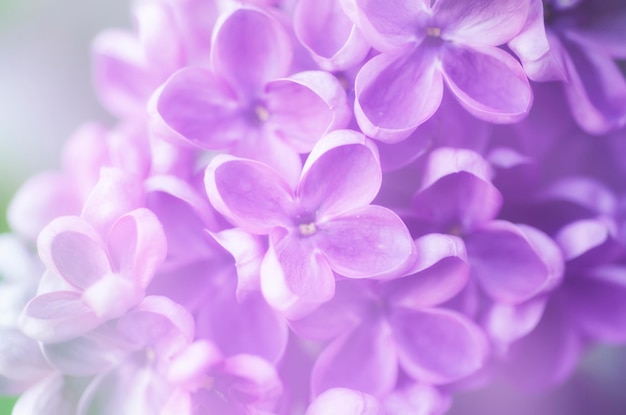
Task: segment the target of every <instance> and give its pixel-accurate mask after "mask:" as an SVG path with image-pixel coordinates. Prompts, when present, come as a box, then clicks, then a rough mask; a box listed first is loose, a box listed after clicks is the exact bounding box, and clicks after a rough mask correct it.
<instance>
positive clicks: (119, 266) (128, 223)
mask: <svg viewBox="0 0 626 415" xmlns="http://www.w3.org/2000/svg"><path fill="white" fill-rule="evenodd" d="M108 247H109V250H108V251H109V255H110V256H111V263H112V266H113V268H114V270H115V271H116V272H119V273H121V274H122V275H123V276H124V277H125V278H128V279H129V280H130V281H132V282H133V283H135V284H137V285H138V286H139V287H141V288H144V289H145V288H146V287H147V286H148V284H149V283H150V280H151V279H152V277H153V276H154V273H155V272H156V270H157V267H158V266H159V265H161V263H162V262H163V260H164V259H165V255H166V254H167V240H166V239H165V233H164V232H163V226H162V225H161V223H160V222H159V220H158V219H157V217H156V216H155V215H154V213H152V212H151V211H150V210H148V209H145V208H141V209H136V210H133V211H132V212H129V213H127V214H126V215H124V216H122V217H121V218H119V219H118V220H117V221H116V222H115V223H114V224H113V226H112V227H111V232H110V234H109V240H108Z"/></svg>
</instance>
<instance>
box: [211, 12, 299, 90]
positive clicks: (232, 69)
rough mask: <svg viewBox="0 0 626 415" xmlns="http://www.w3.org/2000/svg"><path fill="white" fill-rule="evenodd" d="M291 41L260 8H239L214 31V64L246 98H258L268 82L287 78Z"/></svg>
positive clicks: (280, 27)
mask: <svg viewBox="0 0 626 415" xmlns="http://www.w3.org/2000/svg"><path fill="white" fill-rule="evenodd" d="M292 53H293V52H292V49H291V41H290V39H289V35H288V34H287V31H286V30H285V28H284V27H283V26H282V25H281V23H280V22H279V21H278V20H276V19H275V18H273V17H271V16H270V15H269V14H266V13H264V12H262V11H260V10H259V9H252V8H238V9H236V10H235V11H234V12H233V13H231V14H230V15H228V16H226V17H225V19H224V20H222V21H221V22H219V23H218V24H217V25H216V27H215V31H214V32H213V44H212V48H211V63H212V64H213V68H214V70H215V73H216V74H218V75H219V76H221V77H223V78H225V79H228V80H229V81H230V82H231V84H232V85H234V86H235V87H236V88H237V89H238V90H240V91H242V92H243V94H244V97H246V98H253V97H255V96H257V95H258V94H259V93H260V92H261V90H262V89H263V86H264V85H265V83H267V82H269V81H271V80H272V79H276V78H280V77H283V76H285V75H287V72H288V70H289V65H291V58H292Z"/></svg>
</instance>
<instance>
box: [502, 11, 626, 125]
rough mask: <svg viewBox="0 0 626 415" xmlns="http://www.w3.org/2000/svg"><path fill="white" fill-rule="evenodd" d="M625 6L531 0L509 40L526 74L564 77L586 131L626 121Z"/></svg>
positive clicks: (538, 78)
mask: <svg viewBox="0 0 626 415" xmlns="http://www.w3.org/2000/svg"><path fill="white" fill-rule="evenodd" d="M624 22H626V7H625V6H624V4H623V2H621V1H619V0H606V1H597V0H580V1H569V2H560V1H554V0H544V1H541V0H533V1H532V2H531V9H530V13H529V16H528V21H527V22H526V25H525V27H524V30H523V31H522V33H520V35H519V36H517V37H516V38H515V39H513V40H512V41H511V42H510V46H511V48H512V49H513V50H514V51H515V53H517V54H518V55H519V56H520V58H521V60H522V63H523V64H524V69H525V70H526V73H527V74H528V76H529V77H530V78H531V79H533V80H536V81H552V80H558V81H562V82H563V88H564V91H565V94H566V96H567V100H568V103H569V106H570V110H571V112H572V114H573V115H574V118H575V119H576V122H577V123H578V124H579V125H580V126H581V127H582V128H583V129H585V130H586V131H588V132H590V133H593V134H602V133H605V132H608V131H610V130H611V129H615V128H618V127H621V126H624V125H625V124H626V80H625V79H624V75H623V74H622V73H621V71H620V69H619V68H618V66H617V64H616V63H615V62H614V60H613V59H614V58H622V59H623V58H624V57H626V50H625V49H624V42H623V39H624V37H626V30H625V29H624V28H625V27H626V26H625V25H624Z"/></svg>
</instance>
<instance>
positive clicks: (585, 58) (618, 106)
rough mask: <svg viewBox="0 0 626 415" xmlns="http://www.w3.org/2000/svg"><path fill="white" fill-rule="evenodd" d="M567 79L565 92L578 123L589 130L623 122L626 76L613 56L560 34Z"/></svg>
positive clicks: (594, 131) (610, 127)
mask: <svg viewBox="0 0 626 415" xmlns="http://www.w3.org/2000/svg"><path fill="white" fill-rule="evenodd" d="M560 40H561V42H562V43H563V46H564V47H565V49H566V50H567V56H568V57H569V59H568V60H566V64H567V71H568V75H569V81H570V82H569V83H568V84H565V93H566V96H567V100H568V101H569V103H570V109H571V111H572V114H573V115H574V118H575V119H576V121H577V122H578V124H579V125H580V126H581V127H582V128H583V129H584V130H585V131H587V132H589V133H591V134H604V133H606V132H608V131H610V130H613V129H617V128H619V127H622V126H624V125H626V80H625V79H624V75H623V74H622V71H621V70H620V68H619V67H618V66H617V64H616V63H615V62H613V60H612V59H607V57H606V56H604V55H603V54H601V53H597V52H595V51H594V50H590V49H588V48H584V47H583V46H582V45H579V44H577V43H575V42H571V41H569V40H568V39H566V38H564V37H562V38H561V39H560Z"/></svg>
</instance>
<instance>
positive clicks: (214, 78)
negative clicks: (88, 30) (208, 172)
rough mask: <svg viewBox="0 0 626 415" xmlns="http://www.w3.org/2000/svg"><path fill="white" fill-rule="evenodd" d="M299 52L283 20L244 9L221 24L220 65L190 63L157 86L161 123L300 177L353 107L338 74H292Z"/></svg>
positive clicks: (215, 56)
mask: <svg viewBox="0 0 626 415" xmlns="http://www.w3.org/2000/svg"><path fill="white" fill-rule="evenodd" d="M233 45H237V47H233ZM292 54H293V52H292V46H291V39H290V38H289V35H288V33H287V32H286V30H285V28H284V27H283V26H282V25H281V23H280V22H279V21H278V20H276V19H275V18H273V17H271V16H270V15H269V14H267V13H264V12H262V11H260V10H258V9H253V8H239V9H236V10H235V11H233V12H232V13H231V14H229V15H228V16H226V17H225V18H223V19H222V20H221V22H220V23H219V24H218V25H217V27H216V29H215V33H214V38H213V44H212V48H211V64H212V71H209V70H206V69H203V68H199V67H188V68H185V69H182V70H180V71H178V72H176V73H175V74H174V75H172V77H170V79H169V80H168V81H167V82H166V83H165V85H163V87H162V88H161V89H160V90H159V92H157V94H156V96H155V97H154V98H153V100H152V107H151V108H152V109H151V112H154V117H153V120H154V122H153V124H154V127H153V128H154V130H155V131H157V132H159V133H160V134H163V135H165V136H170V137H172V136H173V137H182V139H183V140H185V141H186V142H189V143H193V144H194V145H196V146H199V147H201V148H204V149H209V150H221V149H226V150H228V151H229V152H230V153H231V154H235V155H237V156H241V157H247V158H252V159H255V160H260V161H263V162H264V163H266V164H268V165H270V166H272V167H274V168H276V169H277V170H279V171H280V172H281V173H282V174H284V175H285V177H286V178H287V179H289V180H290V182H293V180H294V179H295V178H297V174H298V171H299V169H300V166H301V164H300V157H299V155H298V153H306V152H308V151H310V150H311V148H312V147H313V145H314V144H315V142H316V141H317V140H318V139H319V138H320V137H321V136H322V135H323V134H324V133H325V132H327V131H330V130H333V129H336V128H342V127H344V126H345V125H346V124H347V122H348V117H349V116H350V113H349V110H348V108H347V104H346V96H345V92H344V90H343V88H342V87H341V85H340V84H339V82H338V81H337V80H336V79H335V78H334V77H333V76H332V75H330V74H328V73H326V72H322V71H305V72H300V73H297V74H293V75H291V76H289V77H286V76H287V75H289V68H290V65H291V60H292V59H291V58H292Z"/></svg>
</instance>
